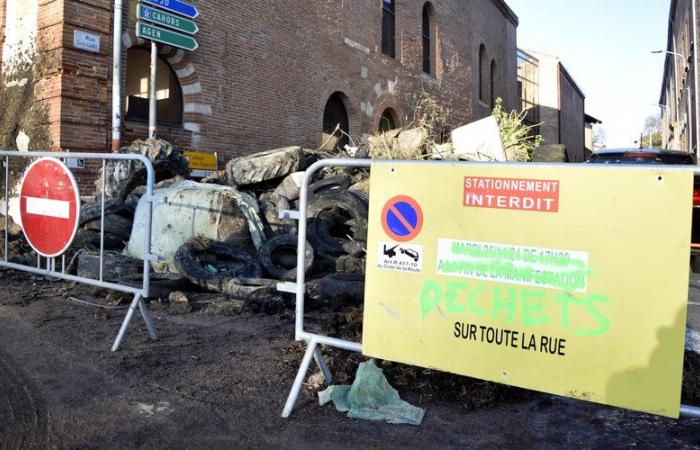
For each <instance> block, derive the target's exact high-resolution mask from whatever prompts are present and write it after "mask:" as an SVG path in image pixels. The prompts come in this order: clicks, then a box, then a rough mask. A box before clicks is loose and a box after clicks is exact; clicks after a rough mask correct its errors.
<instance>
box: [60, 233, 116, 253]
mask: <svg viewBox="0 0 700 450" xmlns="http://www.w3.org/2000/svg"><path fill="white" fill-rule="evenodd" d="M124 247H126V243H125V242H124V239H122V238H120V237H118V236H113V235H111V234H109V233H105V239H104V249H105V250H123V249H124ZM71 248H86V249H88V250H99V249H100V233H99V232H97V231H92V230H84V229H83V230H78V232H77V233H76V234H75V239H74V240H73V243H72V244H71Z"/></svg>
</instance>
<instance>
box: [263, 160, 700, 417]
mask: <svg viewBox="0 0 700 450" xmlns="http://www.w3.org/2000/svg"><path fill="white" fill-rule="evenodd" d="M373 162H376V161H373V160H370V159H325V160H321V161H318V162H316V163H315V164H313V165H311V166H310V167H309V168H308V169H307V170H306V173H305V175H304V179H303V181H302V184H301V189H300V196H299V211H280V217H281V218H283V219H296V220H298V221H299V227H298V230H299V231H298V243H297V245H298V249H297V267H304V255H305V254H306V230H307V220H308V211H307V208H308V201H309V184H310V182H311V179H312V177H313V175H314V174H315V173H316V172H318V171H319V170H320V169H322V168H324V167H350V168H370V167H371V166H372V163H373ZM402 162H407V161H397V163H398V164H400V163H402ZM414 162H415V161H414ZM431 163H432V164H442V163H443V162H438V161H434V162H431ZM450 163H452V164H453V163H454V162H450ZM463 164H481V165H485V164H493V163H467V162H464V163H463ZM513 164H514V165H516V164H518V163H513ZM520 164H521V165H526V166H528V167H530V166H533V165H536V164H537V163H520ZM544 165H546V166H547V167H551V166H552V165H556V164H544ZM563 166H566V165H565V164H563ZM595 166H596V167H600V165H598V164H596V165H595ZM607 167H608V168H609V169H610V170H615V168H614V167H611V166H607ZM672 167H673V169H674V170H689V168H690V167H682V166H672ZM692 170H693V172H694V173H695V175H696V176H700V167H697V166H693V168H692ZM277 290H278V291H280V292H287V293H291V294H295V295H296V311H295V314H296V320H295V333H294V334H295V339H296V340H297V341H304V342H306V345H307V348H306V352H305V353H304V357H303V358H302V361H301V365H300V367H299V371H298V372H297V375H296V377H295V379H294V383H293V384H292V388H291V390H290V392H289V396H288V397H287V401H286V403H285V405H284V409H283V411H282V417H284V418H287V417H289V416H290V415H291V413H292V410H293V409H294V405H295V403H296V401H297V398H298V397H299V392H300V390H301V387H302V385H303V383H304V377H305V376H306V372H307V371H308V369H309V365H310V364H311V359H312V358H313V359H314V360H315V362H316V364H317V365H318V367H319V369H320V370H321V372H322V373H323V376H324V379H325V381H326V383H328V384H330V383H331V382H332V374H331V373H330V370H329V369H328V366H327V365H326V363H325V360H324V359H323V355H322V354H321V350H320V348H319V345H328V346H330V347H335V348H339V349H342V350H349V351H353V352H357V353H362V344H361V343H359V342H352V341H348V340H345V339H338V338H334V337H330V336H324V335H320V334H316V333H310V332H307V331H305V330H304V295H305V293H306V274H305V273H304V271H303V270H297V277H296V283H279V284H278V285H277ZM681 416H686V417H695V418H700V407H695V406H688V405H681Z"/></svg>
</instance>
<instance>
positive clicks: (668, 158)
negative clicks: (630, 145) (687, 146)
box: [588, 152, 695, 164]
mask: <svg viewBox="0 0 700 450" xmlns="http://www.w3.org/2000/svg"><path fill="white" fill-rule="evenodd" d="M588 162H589V163H596V164H695V160H694V159H693V156H692V155H690V154H688V155H683V154H680V155H679V154H676V153H644V152H620V153H599V154H593V155H591V158H590V159H589V160H588Z"/></svg>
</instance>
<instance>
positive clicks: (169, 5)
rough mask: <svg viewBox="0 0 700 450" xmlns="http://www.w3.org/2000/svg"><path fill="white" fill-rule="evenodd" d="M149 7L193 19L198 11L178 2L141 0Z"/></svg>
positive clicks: (174, 0) (187, 4)
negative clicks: (152, 6) (155, 7)
mask: <svg viewBox="0 0 700 450" xmlns="http://www.w3.org/2000/svg"><path fill="white" fill-rule="evenodd" d="M143 1H144V2H145V3H148V4H150V5H155V6H158V7H159V8H163V9H166V10H168V11H170V12H174V13H175V14H180V15H181V16H185V17H189V18H190V19H194V18H196V17H197V16H198V15H199V11H197V8H195V7H194V6H193V5H190V4H189V3H185V2H181V1H180V0H143Z"/></svg>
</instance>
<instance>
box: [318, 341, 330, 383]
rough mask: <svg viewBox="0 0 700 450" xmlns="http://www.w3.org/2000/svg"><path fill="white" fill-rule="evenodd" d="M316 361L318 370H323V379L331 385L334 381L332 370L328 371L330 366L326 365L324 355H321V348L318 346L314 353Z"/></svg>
mask: <svg viewBox="0 0 700 450" xmlns="http://www.w3.org/2000/svg"><path fill="white" fill-rule="evenodd" d="M314 361H316V365H318V368H319V369H321V373H323V379H324V380H326V383H327V384H331V382H332V381H333V374H332V373H331V371H330V370H328V365H327V364H326V360H325V359H324V358H323V353H321V347H320V346H316V350H315V351H314Z"/></svg>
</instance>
